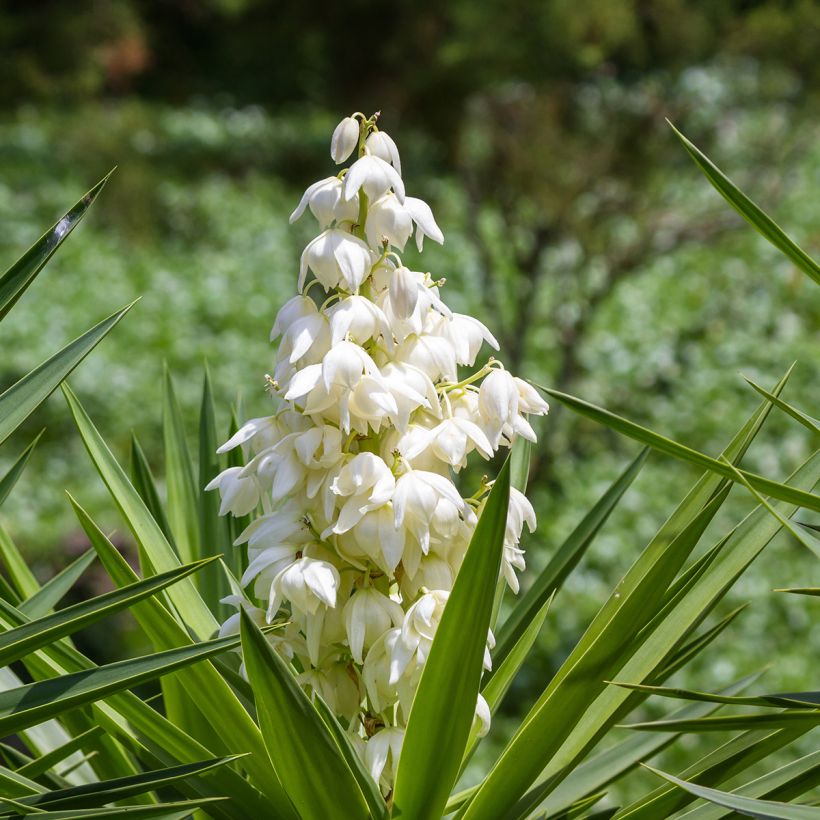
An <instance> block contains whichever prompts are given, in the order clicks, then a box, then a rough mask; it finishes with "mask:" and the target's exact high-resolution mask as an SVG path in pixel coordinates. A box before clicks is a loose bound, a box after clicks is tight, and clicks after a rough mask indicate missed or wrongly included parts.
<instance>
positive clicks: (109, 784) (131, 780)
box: [20, 757, 236, 811]
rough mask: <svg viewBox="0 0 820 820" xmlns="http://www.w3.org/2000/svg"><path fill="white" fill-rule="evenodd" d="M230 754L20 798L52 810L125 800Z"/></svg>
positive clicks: (204, 768) (211, 765)
mask: <svg viewBox="0 0 820 820" xmlns="http://www.w3.org/2000/svg"><path fill="white" fill-rule="evenodd" d="M234 759H236V758H232V757H222V758H212V759H211V760H203V761H200V762H198V763H187V764H185V765H182V766H172V767H169V768H166V769H159V770H157V771H150V772H142V773H140V774H136V775H133V776H131V777H121V778H117V779H115V780H102V781H99V782H97V783H87V784H84V785H81V786H72V787H71V788H69V789H59V790H56V791H50V792H46V793H44V794H36V795H32V796H30V797H23V798H20V802H21V803H22V804H24V805H26V806H31V807H36V808H40V809H46V810H48V811H54V810H57V809H71V808H74V809H91V808H96V807H98V806H102V805H105V804H106V803H114V802H116V801H119V800H125V799H127V798H130V797H133V796H134V795H137V794H145V793H146V792H151V791H155V790H157V789H165V788H168V787H169V786H171V787H172V786H174V785H175V784H176V783H177V781H179V780H185V779H187V778H192V777H199V776H201V775H203V774H205V773H207V772H209V771H210V770H211V769H215V768H217V767H219V766H224V765H225V764H226V763H229V762H230V761H232V760H234Z"/></svg>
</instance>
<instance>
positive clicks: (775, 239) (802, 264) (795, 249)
mask: <svg viewBox="0 0 820 820" xmlns="http://www.w3.org/2000/svg"><path fill="white" fill-rule="evenodd" d="M667 122H669V121H668V120H667ZM669 126H670V127H671V129H672V130H673V131H674V132H675V136H677V138H678V139H679V140H680V141H681V142H682V143H683V147H684V148H685V149H686V150H687V151H688V152H689V156H691V157H692V159H693V160H694V161H695V164H696V165H697V166H698V167H699V168H700V170H701V171H703V173H704V174H705V175H706V178H707V179H708V180H709V182H711V183H712V185H713V186H714V188H715V190H716V191H717V192H718V193H719V194H720V195H721V196H722V197H723V198H724V199H725V200H726V201H727V202H728V203H729V204H730V205H731V206H732V207H733V208H734V209H735V210H736V211H737V212H738V213H739V214H740V215H741V216H742V217H743V218H744V219H745V220H746V221H747V222H748V223H749V224H750V225H751V226H752V227H753V228H754V229H755V230H756V231H757V232H758V233H759V234H760V235H761V236H763V237H764V238H765V239H767V240H768V241H769V242H771V243H772V245H774V246H775V247H776V248H777V249H778V250H779V251H780V252H781V253H782V254H783V255H784V256H787V257H788V258H789V259H790V260H791V261H792V262H793V263H794V264H795V265H796V266H797V267H798V268H800V270H802V271H803V273H805V274H806V275H807V276H808V277H810V278H811V279H813V280H814V282H815V283H817V284H818V285H820V265H818V264H817V262H815V261H814V260H813V259H812V258H811V257H810V256H809V255H808V254H807V253H806V252H805V251H804V250H803V249H802V248H801V247H800V246H799V245H797V244H796V243H795V242H794V241H792V240H791V239H789V237H788V236H787V235H786V233H785V232H784V231H783V229H782V228H781V227H780V226H779V225H778V224H777V223H776V222H775V221H774V220H773V219H772V218H771V217H770V216H768V215H767V214H765V213H764V212H763V211H762V210H761V209H760V208H759V207H758V206H757V205H755V203H754V202H752V200H751V199H749V197H747V196H746V194H744V193H743V191H741V190H740V188H738V187H737V186H736V185H735V184H734V183H733V182H732V181H731V180H730V179H729V178H728V177H727V176H726V175H725V174H724V173H723V172H722V171H721V170H720V168H718V167H717V165H715V164H714V163H713V162H712V160H710V159H709V157H707V156H706V154H704V153H703V152H702V151H701V150H700V149H699V148H698V147H697V146H696V145H695V144H694V143H692V142H690V141H689V140H688V139H687V138H686V137H685V136H684V135H683V134H681V132H680V131H678V129H677V128H675V126H674V125H672V123H671V122H669Z"/></svg>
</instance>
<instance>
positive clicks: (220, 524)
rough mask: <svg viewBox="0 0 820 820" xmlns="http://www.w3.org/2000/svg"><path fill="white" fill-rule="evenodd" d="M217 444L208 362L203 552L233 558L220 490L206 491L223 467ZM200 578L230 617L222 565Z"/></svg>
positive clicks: (202, 424)
mask: <svg viewBox="0 0 820 820" xmlns="http://www.w3.org/2000/svg"><path fill="white" fill-rule="evenodd" d="M217 447H219V441H218V440H217V435H216V412H215V410H214V398H213V390H212V388H211V376H210V373H209V372H208V368H207V366H206V367H205V368H204V376H203V380H202V401H201V403H200V409H199V479H198V488H199V491H198V508H199V544H200V551H201V553H202V555H203V556H206V555H217V556H220V557H221V558H223V559H225V560H231V561H232V559H233V556H229V555H228V554H227V553H228V552H229V551H231V550H232V549H233V546H232V542H233V539H232V538H231V534H230V530H229V529H228V522H227V520H226V518H225V517H224V516H221V515H220V514H219V493H215V492H213V491H209V492H206V491H205V487H206V486H207V485H208V484H209V483H210V481H211V480H212V479H214V478H215V477H216V475H217V474H218V473H219V471H220V464H219V457H218V456H217V453H216V450H217ZM197 580H198V586H199V591H200V594H201V595H202V597H203V598H204V599H205V603H206V604H208V606H209V607H210V608H211V611H212V612H213V613H214V614H215V615H216V616H217V617H218V618H220V619H221V620H224V619H225V618H227V617H228V614H229V609H228V607H226V606H225V604H222V603H220V601H221V600H222V598H224V597H225V596H226V595H229V594H230V587H229V586H228V583H227V580H226V578H225V573H224V572H222V569H221V567H220V566H217V565H214V566H213V567H209V568H208V569H207V570H206V571H205V572H204V573H202V575H201V576H199V578H198V579H197Z"/></svg>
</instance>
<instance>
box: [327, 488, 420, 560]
mask: <svg viewBox="0 0 820 820" xmlns="http://www.w3.org/2000/svg"><path fill="white" fill-rule="evenodd" d="M348 536H349V537H350V538H351V539H352V540H353V542H354V543H355V545H356V548H357V551H358V552H359V554H360V555H362V556H366V557H367V558H368V559H370V561H372V563H373V564H375V565H376V566H377V567H378V568H379V569H380V570H382V572H384V573H386V574H388V575H393V574H394V572H395V570H396V567H397V566H398V565H399V562H400V561H401V560H402V556H403V554H404V546H405V537H406V530H405V529H404V528H403V527H397V526H396V523H395V520H394V517H393V505H392V504H391V503H390V502H388V503H386V504H383V505H381V506H379V507H377V508H376V509H374V510H368V511H367V512H366V513H365V514H364V515H363V516H362V517H361V518H360V519H359V520H358V521H357V522H356V524H354V525H353V527H351V528H350V530H349V532H348ZM339 538H340V539H341V538H342V536H339Z"/></svg>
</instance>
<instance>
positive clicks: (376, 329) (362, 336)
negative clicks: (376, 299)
mask: <svg viewBox="0 0 820 820" xmlns="http://www.w3.org/2000/svg"><path fill="white" fill-rule="evenodd" d="M327 316H328V319H329V320H330V343H331V344H332V345H335V344H338V343H339V342H340V341H342V339H344V338H345V336H346V335H348V334H349V335H350V338H351V339H352V340H353V341H355V342H357V343H358V344H364V343H365V342H368V341H370V339H375V338H377V337H378V336H382V337H383V338H384V340H385V342H386V343H387V344H388V345H389V346H391V347H392V344H393V336H392V335H391V331H390V325H389V324H388V321H387V317H386V316H385V315H384V313H383V312H382V310H381V309H380V308H379V307H378V306H377V305H374V304H373V302H371V301H370V300H369V299H365V298H364V296H358V295H354V296H347V297H345V298H344V299H340V300H339V301H338V302H336V304H335V305H333V306H332V307H331V308H330V309H329V310H328V311H327Z"/></svg>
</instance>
